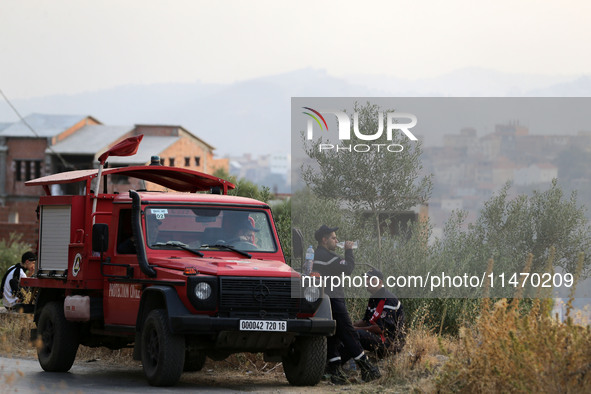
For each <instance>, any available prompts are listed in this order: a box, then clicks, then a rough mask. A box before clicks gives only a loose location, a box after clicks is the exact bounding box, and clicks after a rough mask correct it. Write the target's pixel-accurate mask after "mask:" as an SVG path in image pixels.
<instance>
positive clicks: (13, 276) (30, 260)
mask: <svg viewBox="0 0 591 394" xmlns="http://www.w3.org/2000/svg"><path fill="white" fill-rule="evenodd" d="M36 262H37V256H35V253H33V252H26V253H25V254H23V255H22V257H21V263H20V264H15V265H13V266H12V267H10V268H8V270H7V271H6V273H5V274H4V278H2V303H3V304H4V306H5V307H6V309H11V308H12V307H13V306H14V305H15V304H17V303H18V302H19V293H20V279H21V278H26V277H27V275H26V273H28V274H29V275H31V273H32V272H33V271H34V270H35V263H36Z"/></svg>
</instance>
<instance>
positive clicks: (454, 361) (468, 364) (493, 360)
mask: <svg viewBox="0 0 591 394" xmlns="http://www.w3.org/2000/svg"><path fill="white" fill-rule="evenodd" d="M528 261H531V257H530V259H528ZM582 261H583V257H582V256H580V257H579V266H581V265H582ZM526 269H527V264H526ZM572 294H574V290H573V292H572V293H571V298H570V300H569V305H570V304H572ZM517 295H519V294H517ZM483 302H484V305H483V310H482V312H481V315H480V318H479V319H478V321H477V322H476V323H475V325H474V326H473V327H464V328H463V329H462V330H461V333H460V339H459V346H458V349H457V351H456V352H455V353H454V354H453V356H452V358H451V360H450V361H449V362H448V363H447V364H446V365H445V367H444V368H443V371H442V373H441V375H440V377H439V378H438V380H437V386H436V388H437V390H438V391H441V392H466V393H468V392H469V393H474V392H476V393H488V392H516V393H521V392H524V393H526V392H540V393H555V392H566V393H583V392H591V329H590V328H589V326H588V325H586V326H581V325H576V324H574V323H573V320H572V318H571V317H570V316H567V320H566V321H565V322H560V321H558V320H557V319H556V318H555V317H553V316H551V314H550V310H551V303H550V302H549V300H545V299H537V300H534V301H533V305H532V307H531V309H529V310H528V311H524V310H520V308H519V299H517V298H516V299H514V300H513V301H512V302H509V301H508V300H506V299H502V300H499V301H497V302H496V303H494V304H493V305H489V302H490V301H489V300H486V299H485V300H484V301H483ZM567 310H568V313H567V314H570V312H571V310H570V308H569V309H567Z"/></svg>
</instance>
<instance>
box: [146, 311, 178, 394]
mask: <svg viewBox="0 0 591 394" xmlns="http://www.w3.org/2000/svg"><path fill="white" fill-rule="evenodd" d="M184 364H185V338H184V337H183V336H179V335H173V334H172V333H171V331H170V328H169V327H168V322H167V314H166V311H165V310H164V309H155V310H153V311H151V312H150V313H149V314H148V317H147V318H146V321H145V323H144V327H143V329H142V365H143V368H144V374H145V375H146V379H148V383H150V384H151V385H152V386H173V385H175V384H176V383H177V382H178V381H179V379H180V377H181V374H182V373H183V365H184Z"/></svg>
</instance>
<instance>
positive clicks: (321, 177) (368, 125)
mask: <svg viewBox="0 0 591 394" xmlns="http://www.w3.org/2000/svg"><path fill="white" fill-rule="evenodd" d="M354 112H355V113H356V114H357V119H358V129H359V130H361V132H362V133H364V134H366V135H367V134H373V133H375V130H378V129H379V128H380V127H382V126H381V125H380V124H379V122H380V121H381V120H383V119H382V118H383V115H380V113H382V114H383V112H386V111H383V110H381V109H380V108H379V107H378V106H377V105H374V104H371V103H367V104H366V105H359V104H358V103H356V104H355V106H354ZM387 112H394V111H391V110H390V111H387ZM383 134H386V133H383ZM326 143H328V140H323V139H322V138H319V139H317V140H313V141H306V140H304V145H305V146H304V149H305V152H306V155H307V156H308V157H309V158H310V159H312V164H304V165H303V166H302V168H301V170H302V179H303V180H304V182H305V183H306V185H307V186H308V187H309V188H311V189H312V191H313V192H314V193H315V194H317V195H318V196H320V197H323V198H329V199H334V200H336V201H338V202H339V204H341V205H342V206H344V207H346V208H347V209H349V210H350V211H351V212H353V213H357V214H358V213H360V212H362V211H366V212H370V213H371V215H372V216H373V221H374V226H373V227H374V228H375V236H376V238H377V240H378V248H381V238H382V234H381V230H380V228H381V227H382V226H383V224H384V223H382V220H383V219H380V213H381V212H386V211H389V212H392V211H403V210H407V209H409V208H411V207H413V206H415V205H417V204H420V203H424V202H426V201H427V199H428V198H429V196H430V193H431V189H432V180H431V178H432V176H431V175H425V176H421V175H420V174H421V170H422V164H421V159H420V156H421V153H422V148H421V142H419V141H411V140H410V139H409V138H408V137H407V136H406V135H405V134H403V133H400V132H393V133H392V140H386V136H385V135H382V137H381V138H380V139H379V140H376V141H373V142H372V144H371V145H368V144H367V141H365V140H363V139H360V138H359V137H358V136H357V135H356V134H355V133H353V135H352V136H351V139H350V140H348V141H347V143H350V144H351V146H355V145H357V144H361V145H364V146H370V148H371V149H369V150H368V151H367V152H359V151H357V152H355V151H351V152H349V151H346V150H342V149H341V150H336V149H333V150H327V149H320V146H321V144H326ZM386 146H396V147H398V149H387V148H386ZM364 150H365V149H364ZM397 150H399V151H397Z"/></svg>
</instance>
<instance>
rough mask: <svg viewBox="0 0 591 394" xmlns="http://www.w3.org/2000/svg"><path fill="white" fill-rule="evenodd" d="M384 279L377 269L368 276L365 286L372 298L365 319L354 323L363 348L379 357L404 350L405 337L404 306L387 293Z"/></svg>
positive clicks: (368, 303)
mask: <svg viewBox="0 0 591 394" xmlns="http://www.w3.org/2000/svg"><path fill="white" fill-rule="evenodd" d="M383 280H384V275H383V274H382V273H381V272H380V271H378V270H371V271H369V272H368V273H367V279H366V283H365V286H366V288H367V291H368V292H369V293H370V294H371V297H370V298H369V300H368V302H367V309H366V311H365V316H363V319H362V320H359V321H356V322H355V323H353V326H354V327H355V330H356V332H357V335H358V336H359V342H361V346H363V348H364V349H365V350H367V351H372V352H375V353H376V354H377V356H378V357H384V356H385V355H386V354H387V353H388V352H392V353H397V352H399V351H400V350H402V347H403V346H404V341H405V336H406V333H405V329H404V311H403V309H402V304H400V301H399V300H398V298H396V296H394V294H392V293H390V292H389V291H388V290H386V288H385V287H384V283H383Z"/></svg>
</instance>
